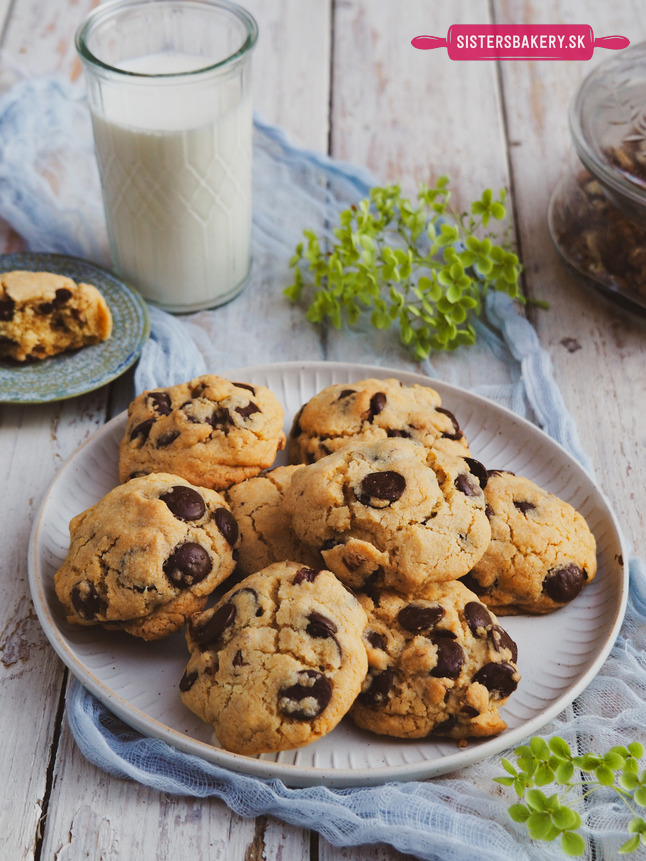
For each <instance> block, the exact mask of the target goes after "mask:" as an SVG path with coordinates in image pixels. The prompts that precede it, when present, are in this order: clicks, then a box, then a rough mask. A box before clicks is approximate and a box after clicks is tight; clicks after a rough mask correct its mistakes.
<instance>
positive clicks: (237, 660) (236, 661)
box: [232, 649, 244, 667]
mask: <svg viewBox="0 0 646 861" xmlns="http://www.w3.org/2000/svg"><path fill="white" fill-rule="evenodd" d="M232 663H233V666H234V667H241V666H242V665H243V664H244V661H243V659H242V652H241V651H240V649H238V651H237V652H236V653H235V655H234V656H233V661H232Z"/></svg>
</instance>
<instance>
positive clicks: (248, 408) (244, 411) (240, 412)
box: [236, 401, 260, 419]
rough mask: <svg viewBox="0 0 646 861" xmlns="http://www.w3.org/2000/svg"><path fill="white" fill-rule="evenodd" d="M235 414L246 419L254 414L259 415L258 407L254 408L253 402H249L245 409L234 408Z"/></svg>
mask: <svg viewBox="0 0 646 861" xmlns="http://www.w3.org/2000/svg"><path fill="white" fill-rule="evenodd" d="M236 412H237V413H238V415H241V416H242V418H243V419H248V418H249V416H252V415H253V414H254V413H259V412H260V407H258V406H256V404H254V402H253V401H249V403H248V404H247V406H246V407H236Z"/></svg>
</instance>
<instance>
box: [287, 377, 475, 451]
mask: <svg viewBox="0 0 646 861" xmlns="http://www.w3.org/2000/svg"><path fill="white" fill-rule="evenodd" d="M387 437H395V438H398V437H399V438H404V439H412V440H415V441H416V442H419V443H421V444H422V445H425V446H428V447H430V446H433V445H438V444H440V445H442V446H444V447H445V448H448V449H450V448H451V447H453V449H454V451H455V453H456V454H468V453H469V452H468V446H467V441H466V438H465V436H464V434H463V433H462V431H461V430H460V426H459V424H458V422H457V419H456V418H455V416H454V415H453V413H451V412H450V411H449V410H447V409H445V408H444V407H443V406H442V399H441V397H440V395H439V394H438V393H437V392H436V391H435V390H434V389H432V388H431V387H430V386H420V385H412V386H405V385H404V384H403V383H401V382H400V381H399V380H396V379H386V380H377V379H366V380H359V381H358V382H356V383H337V384H336V385H333V386H329V387H327V388H325V389H323V391H321V392H319V393H318V394H317V395H315V396H314V397H313V398H312V399H311V400H309V401H308V402H307V403H306V404H305V405H304V406H303V407H301V409H300V411H299V412H298V414H297V415H296V418H295V419H294V422H293V425H292V428H291V431H290V433H289V438H288V443H287V454H288V457H289V461H290V463H313V462H314V461H317V460H319V459H320V458H322V457H325V456H326V455H328V454H332V452H335V451H337V450H338V449H339V448H341V446H343V445H345V444H346V443H348V442H349V441H353V442H375V441H376V440H379V439H385V438H387Z"/></svg>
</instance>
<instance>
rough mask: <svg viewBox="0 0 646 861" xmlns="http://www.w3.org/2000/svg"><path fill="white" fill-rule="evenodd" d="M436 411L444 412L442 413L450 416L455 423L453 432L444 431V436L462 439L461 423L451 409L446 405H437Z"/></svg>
mask: <svg viewBox="0 0 646 861" xmlns="http://www.w3.org/2000/svg"><path fill="white" fill-rule="evenodd" d="M435 411H436V412H438V413H442V415H445V416H448V417H449V418H450V419H451V423H452V424H453V433H443V434H442V436H443V437H444V438H445V439H462V436H463V434H462V431H461V430H460V425H459V424H458V421H457V419H456V417H455V416H454V415H453V413H452V412H451V410H447V409H445V408H444V407H435Z"/></svg>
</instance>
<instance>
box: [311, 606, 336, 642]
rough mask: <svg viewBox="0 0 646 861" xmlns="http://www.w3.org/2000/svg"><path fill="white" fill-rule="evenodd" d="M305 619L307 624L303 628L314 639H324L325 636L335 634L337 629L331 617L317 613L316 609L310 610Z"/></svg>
mask: <svg viewBox="0 0 646 861" xmlns="http://www.w3.org/2000/svg"><path fill="white" fill-rule="evenodd" d="M307 619H308V621H309V624H308V626H307V627H306V628H305V632H306V633H307V634H309V635H310V637H314V639H316V640H325V639H327V637H331V636H332V635H333V634H336V632H337V630H338V628H337V626H336V623H335V622H333V621H332V619H328V617H327V616H324V615H323V614H322V613H317V612H316V610H312V612H311V613H310V614H309V616H308V617H307Z"/></svg>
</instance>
